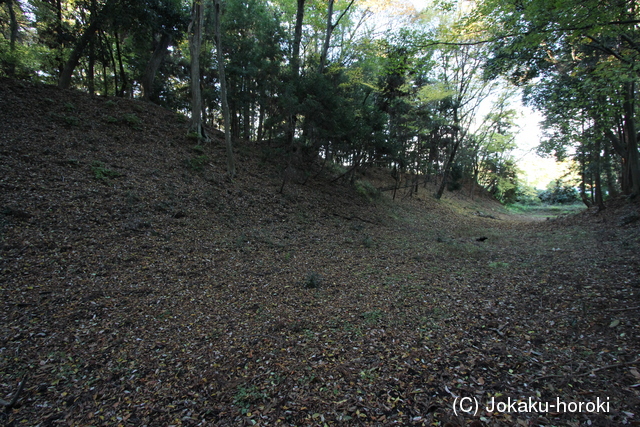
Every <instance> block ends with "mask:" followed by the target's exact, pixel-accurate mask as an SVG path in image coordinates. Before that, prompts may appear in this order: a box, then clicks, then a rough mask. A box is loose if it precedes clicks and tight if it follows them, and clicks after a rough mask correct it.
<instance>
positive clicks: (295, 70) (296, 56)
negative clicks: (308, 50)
mask: <svg viewBox="0 0 640 427" xmlns="http://www.w3.org/2000/svg"><path fill="white" fill-rule="evenodd" d="M304 2H305V0H298V9H297V11H296V26H295V29H294V32H293V52H292V53H291V71H292V74H293V77H294V78H297V77H298V75H299V74H300V43H302V21H303V19H304Z"/></svg>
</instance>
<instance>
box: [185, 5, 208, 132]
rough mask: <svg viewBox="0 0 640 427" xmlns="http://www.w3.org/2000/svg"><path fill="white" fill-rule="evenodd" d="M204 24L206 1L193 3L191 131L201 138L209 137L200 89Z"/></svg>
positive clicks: (190, 38) (191, 28)
mask: <svg viewBox="0 0 640 427" xmlns="http://www.w3.org/2000/svg"><path fill="white" fill-rule="evenodd" d="M203 26H204V1H203V0H194V1H193V2H192V3H191V23H190V24H189V29H188V33H189V53H190V55H191V127H190V129H189V131H190V132H191V133H193V134H195V135H196V136H197V138H198V139H199V140H200V139H201V140H205V141H207V140H208V139H209V137H208V136H207V132H206V131H205V129H204V126H203V124H202V91H201V89H200V50H201V48H202V27H203Z"/></svg>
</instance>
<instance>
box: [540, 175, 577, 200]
mask: <svg viewBox="0 0 640 427" xmlns="http://www.w3.org/2000/svg"><path fill="white" fill-rule="evenodd" d="M538 197H539V198H540V200H542V202H543V203H547V204H550V205H566V204H570V203H575V202H577V201H578V200H579V194H578V190H576V189H575V188H574V187H572V186H570V185H568V184H566V183H564V182H563V181H562V180H561V179H557V180H555V181H553V182H551V183H550V184H549V185H548V186H547V189H546V190H544V191H541V192H540V194H539V195H538Z"/></svg>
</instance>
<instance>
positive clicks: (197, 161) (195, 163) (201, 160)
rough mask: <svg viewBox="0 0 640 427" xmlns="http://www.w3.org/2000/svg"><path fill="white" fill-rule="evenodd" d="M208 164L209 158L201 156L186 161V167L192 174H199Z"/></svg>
mask: <svg viewBox="0 0 640 427" xmlns="http://www.w3.org/2000/svg"><path fill="white" fill-rule="evenodd" d="M208 162H209V157H208V156H206V155H204V154H203V155H201V156H196V157H193V158H191V159H189V160H187V167H188V168H189V169H191V170H192V171H194V172H200V171H202V169H204V166H205V165H206V164H207V163H208Z"/></svg>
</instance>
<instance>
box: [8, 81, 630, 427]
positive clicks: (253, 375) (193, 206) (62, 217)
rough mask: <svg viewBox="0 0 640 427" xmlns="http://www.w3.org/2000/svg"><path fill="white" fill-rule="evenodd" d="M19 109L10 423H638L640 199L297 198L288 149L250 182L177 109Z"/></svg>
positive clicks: (19, 103)
mask: <svg viewBox="0 0 640 427" xmlns="http://www.w3.org/2000/svg"><path fill="white" fill-rule="evenodd" d="M0 123H2V127H3V132H2V134H0V188H1V193H0V210H1V215H0V227H1V233H2V234H1V241H0V244H1V249H0V250H1V252H0V257H1V258H0V269H1V272H0V281H1V282H0V295H1V298H2V299H1V301H0V304H1V305H2V311H1V313H0V319H1V325H2V328H1V330H0V399H3V400H6V401H10V400H11V398H12V396H13V395H14V394H15V392H16V390H17V388H18V385H19V383H20V382H21V381H22V380H23V379H24V389H23V390H22V392H21V394H20V396H19V399H18V402H17V403H16V405H14V406H13V407H12V408H10V409H8V410H7V411H5V412H4V413H2V414H0V420H2V422H3V423H5V425H14V426H19V425H29V426H36V425H37V426H58V425H69V426H90V425H94V426H116V425H122V426H141V425H148V426H169V425H174V426H244V425H247V426H249V425H260V426H277V425H282V426H324V425H327V426H331V425H358V426H387V425H389V426H390V425H405V426H409V425H415V426H431V425H436V426H437V425H445V424H446V423H450V424H449V425H469V424H470V423H472V422H476V424H475V425H478V423H479V422H480V423H482V424H484V425H487V426H512V425H522V426H534V425H536V426H537V425H542V426H551V425H556V426H578V425H594V426H615V425H639V423H640V413H639V412H640V411H638V407H640V398H639V397H640V385H639V383H640V373H639V372H638V369H639V367H640V362H639V361H638V357H639V356H640V323H639V321H638V315H639V313H640V278H639V273H640V259H639V258H640V240H639V236H640V234H639V230H638V224H639V222H640V221H638V220H639V218H640V214H639V212H638V205H637V204H636V203H632V202H630V201H627V200H620V201H617V202H616V203H615V204H614V205H612V206H611V207H610V208H609V209H607V210H605V211H604V212H600V213H598V212H595V211H586V212H585V213H583V214H580V215H578V216H573V217H569V218H564V219H559V220H554V221H542V222H540V221H536V222H532V221H528V220H527V218H523V217H522V216H518V217H514V216H509V215H507V214H505V213H504V211H502V210H500V208H499V207H498V206H497V205H496V204H494V203H493V202H490V201H489V200H487V199H484V198H483V197H481V196H476V197H474V199H473V200H472V199H470V198H469V197H468V195H465V194H464V193H447V194H446V195H445V199H444V200H442V201H440V202H436V201H435V200H433V198H432V197H431V196H430V194H431V193H432V189H431V188H427V189H422V188H421V190H420V193H419V194H418V195H417V196H414V197H412V198H408V197H406V196H405V195H404V193H402V192H399V193H398V194H397V195H396V200H393V201H392V200H391V198H390V197H389V195H388V193H385V194H383V195H382V196H380V197H378V198H377V199H375V200H371V199H372V198H373V196H372V194H371V192H370V191H367V187H366V186H364V185H360V186H357V187H356V188H352V187H350V186H346V185H342V184H340V183H331V182H330V181H332V179H333V176H332V175H331V174H330V171H329V170H328V169H326V168H325V169H324V170H319V171H318V173H317V174H314V175H315V176H314V177H312V178H311V179H309V180H308V181H307V182H306V183H305V184H304V185H301V184H300V183H298V182H297V181H296V180H295V179H292V180H291V182H289V183H288V184H287V185H286V186H285V188H284V192H283V193H282V194H280V193H279V192H278V190H279V189H280V186H281V184H282V177H281V175H282V174H281V173H279V172H278V166H277V164H274V163H273V162H272V160H271V159H272V158H273V157H274V156H273V149H272V148H269V147H267V146H259V145H249V144H240V146H239V147H238V163H239V177H238V178H237V179H236V180H234V181H233V182H230V181H228V180H226V178H225V175H224V165H225V159H224V150H223V148H222V145H221V144H220V143H218V142H216V143H214V144H212V145H210V146H206V147H197V146H195V142H194V141H193V140H190V139H189V138H188V137H187V136H186V128H187V124H186V122H185V121H184V119H183V120H181V118H180V117H179V116H177V115H175V114H173V113H171V112H168V111H165V110H163V109H161V108H159V107H155V106H151V105H147V104H143V103H140V102H136V101H131V100H125V99H113V98H109V99H105V98H91V97H89V96H86V95H83V94H79V93H76V92H72V91H59V90H57V89H55V88H52V87H48V86H33V85H31V84H28V83H20V82H15V81H10V80H0ZM368 178H369V179H370V182H373V183H378V184H379V183H380V182H381V181H384V179H385V173H384V172H381V171H379V172H378V173H377V175H374V176H370V177H368ZM387 185H388V182H387ZM380 186H383V185H380ZM358 189H359V190H360V191H358ZM462 398H468V399H467V400H465V401H464V402H466V403H468V404H469V405H471V406H469V405H466V406H465V408H466V409H469V408H471V409H473V411H472V412H473V413H471V414H464V413H462V412H461V411H460V407H454V404H458V403H459V402H460V401H461V399H462ZM558 399H559V400H560V401H561V402H564V403H565V404H568V405H569V406H568V407H560V408H558V407H556V406H551V407H549V408H542V407H541V406H536V405H534V406H533V407H531V406H529V407H528V408H523V406H521V405H522V402H539V404H540V405H542V404H543V403H545V402H546V403H547V404H548V405H556V404H557V401H558ZM598 399H599V400H598ZM476 402H477V403H478V407H479V408H478V411H477V412H476V411H475V408H474V407H473V405H475V403H476ZM492 402H502V403H501V404H500V405H498V406H499V408H501V409H504V410H503V411H499V410H497V409H498V408H495V409H494V410H491V407H490V406H492V404H493V403H492ZM579 402H583V403H587V402H591V403H592V404H593V403H594V402H595V403H597V402H600V403H602V404H604V403H606V405H607V406H606V408H605V407H604V406H600V407H599V408H598V407H595V406H594V405H592V406H591V408H592V409H606V411H602V410H601V411H600V412H598V413H592V412H587V411H586V409H587V407H583V410H582V411H576V410H574V411H571V409H572V408H573V409H577V408H575V407H574V406H571V405H575V404H577V403H579ZM509 403H511V404H512V405H511V406H509V405H508V404H509ZM516 403H518V406H515V404H516ZM454 409H455V411H454ZM523 409H528V410H523ZM542 409H546V410H542ZM505 410H506V411H505Z"/></svg>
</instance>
